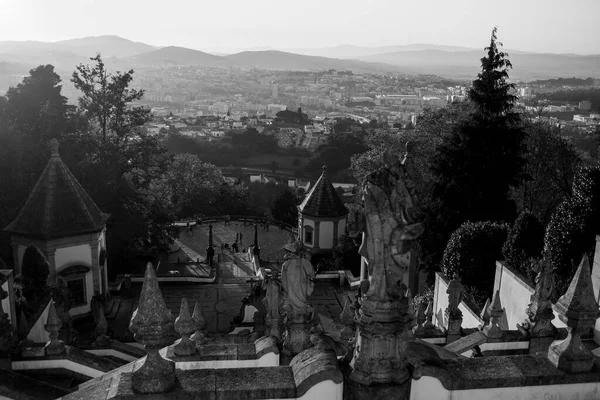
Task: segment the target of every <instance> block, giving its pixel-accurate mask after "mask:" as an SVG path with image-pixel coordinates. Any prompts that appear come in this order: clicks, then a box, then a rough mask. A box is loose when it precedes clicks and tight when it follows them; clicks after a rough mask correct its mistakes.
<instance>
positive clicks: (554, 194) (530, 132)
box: [511, 119, 581, 224]
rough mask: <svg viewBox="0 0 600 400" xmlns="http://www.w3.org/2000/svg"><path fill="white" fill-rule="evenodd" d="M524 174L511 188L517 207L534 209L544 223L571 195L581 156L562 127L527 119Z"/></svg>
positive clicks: (533, 211)
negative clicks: (563, 134) (519, 181)
mask: <svg viewBox="0 0 600 400" xmlns="http://www.w3.org/2000/svg"><path fill="white" fill-rule="evenodd" d="M524 129H525V132H526V133H527V136H526V139H525V146H526V147H527V153H526V154H525V159H526V163H525V174H526V176H527V179H523V180H522V181H521V183H520V185H519V186H518V187H513V188H512V190H511V198H512V199H513V200H514V201H515V203H516V205H517V209H518V210H519V211H523V210H525V209H527V210H529V211H531V212H532V213H533V214H534V215H535V216H536V217H537V218H539V219H540V221H542V222H543V223H546V224H547V223H548V222H549V220H550V217H551V215H552V212H553V211H554V210H555V209H556V207H557V206H558V204H559V203H560V202H561V201H562V200H563V199H565V198H569V197H571V186H572V184H573V178H574V176H575V171H576V170H577V168H578V167H579V166H580V165H581V158H580V157H579V155H578V153H577V150H576V149H575V147H574V146H573V145H572V144H571V142H569V141H567V140H565V139H564V138H563V137H561V133H562V132H561V130H560V129H559V128H555V127H553V126H551V125H550V124H546V123H543V122H541V121H534V120H532V119H526V120H525V121H524Z"/></svg>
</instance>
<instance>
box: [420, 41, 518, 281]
mask: <svg viewBox="0 0 600 400" xmlns="http://www.w3.org/2000/svg"><path fill="white" fill-rule="evenodd" d="M499 44H500V43H497V42H496V29H494V30H493V31H492V38H491V43H490V46H489V47H487V48H486V50H487V57H484V58H482V59H481V63H482V72H481V73H480V74H479V75H478V77H477V79H476V80H475V81H473V86H472V88H471V89H470V91H469V98H470V100H471V102H472V103H473V106H474V110H473V112H472V113H471V117H470V118H469V119H464V120H462V121H460V122H459V123H458V124H455V125H454V126H453V127H452V131H451V133H450V134H449V135H447V136H444V137H443V138H442V142H441V144H440V145H438V146H437V148H436V149H435V152H434V156H433V157H432V168H431V171H432V173H433V184H432V186H433V187H432V191H431V196H432V197H431V199H432V200H431V201H430V202H429V204H427V207H426V209H425V210H424V214H425V232H426V233H425V234H424V235H422V237H421V238H420V240H419V244H420V246H421V249H422V252H423V257H422V261H423V262H424V264H425V267H426V269H427V270H428V271H429V272H430V277H431V276H432V274H431V272H432V271H435V270H436V269H437V265H438V263H439V261H440V259H441V257H442V251H441V249H443V248H444V247H446V241H447V240H448V239H449V238H450V235H452V232H453V231H455V230H456V229H457V228H458V227H460V226H461V224H463V223H464V222H466V221H473V222H476V221H491V222H511V221H513V220H514V218H515V217H516V206H515V203H514V201H512V200H511V199H510V198H509V196H508V194H509V191H510V188H511V186H514V185H517V184H518V183H519V182H521V181H522V180H523V179H524V174H523V166H524V162H525V160H524V158H523V154H524V152H525V147H524V144H523V140H524V137H525V133H524V131H523V130H522V129H521V127H520V126H519V116H518V114H516V113H515V112H514V111H513V103H514V100H515V96H513V95H512V94H510V91H511V90H512V88H513V86H512V84H509V83H507V79H508V72H507V71H508V69H509V68H510V67H511V64H510V61H508V60H507V59H506V58H505V57H506V54H504V53H503V52H501V51H499V50H498V47H497V45H499ZM476 283H477V282H473V284H476ZM482 284H483V282H482Z"/></svg>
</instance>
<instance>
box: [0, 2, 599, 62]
mask: <svg viewBox="0 0 600 400" xmlns="http://www.w3.org/2000/svg"><path fill="white" fill-rule="evenodd" d="M599 14H600V2H598V1H596V0H576V1H572V2H565V1H558V0H550V1H545V2H543V3H542V2H539V1H531V0H527V1H520V0H507V1H503V2H501V3H496V2H480V1H476V0H457V1H452V2H448V1H440V0H435V1H429V2H399V1H387V0H374V1H370V2H359V1H355V0H352V1H347V0H346V1H344V0H329V1H318V0H306V1H302V2H293V3H283V2H279V1H275V0H265V1H260V2H249V1H245V0H241V1H240V0H234V1H228V2H196V1H185V0H174V1H170V2H168V3H159V4H156V3H152V2H147V1H139V0H134V1H126V2H124V1H116V0H106V1H102V2H97V1H93V0H83V1H82V0H78V1H75V0H64V1H60V2H48V1H44V0H30V1H16V0H4V1H3V2H2V13H0V40H4V41H6V40H19V41H22V40H34V41H58V40H66V39H73V38H78V37H85V36H100V35H119V36H122V37H125V38H128V39H130V40H134V41H141V42H145V43H148V44H151V45H155V46H169V45H175V46H183V47H188V48H193V49H199V50H205V51H212V52H223V53H227V52H236V51H242V50H256V49H265V48H275V49H281V50H294V49H301V48H319V47H330V46H338V45H345V44H350V45H356V46H390V45H406V44H411V43H432V44H438V45H449V46H464V47H468V48H477V49H481V48H483V47H484V46H485V45H486V44H487V43H488V37H489V30H490V26H494V25H497V26H498V27H499V29H500V32H501V39H502V41H503V42H504V43H505V44H506V46H507V48H508V49H513V50H520V51H528V52H548V53H575V54H597V53H600V41H598V40H597V37H598V33H600V28H599V27H598V24H597V21H596V19H597V16H598V15H599Z"/></svg>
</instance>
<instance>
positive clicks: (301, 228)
mask: <svg viewBox="0 0 600 400" xmlns="http://www.w3.org/2000/svg"><path fill="white" fill-rule="evenodd" d="M298 211H299V213H298V214H299V215H298V239H299V240H301V241H302V243H304V245H305V246H306V247H308V248H310V249H311V253H312V254H324V253H328V252H331V251H332V249H333V248H334V247H335V246H336V245H337V243H338V239H339V238H340V237H341V236H342V235H343V234H344V229H345V228H346V223H347V216H348V209H347V208H346V206H345V205H344V202H343V201H342V199H340V197H339V195H338V194H337V192H336V191H335V189H334V187H333V185H332V184H331V181H330V180H329V177H328V176H327V166H325V165H324V166H323V173H322V174H321V177H320V178H319V180H318V181H317V183H315V185H314V186H313V188H312V189H311V190H310V192H309V193H308V195H307V196H306V198H305V199H304V201H303V202H302V204H300V205H299V206H298Z"/></svg>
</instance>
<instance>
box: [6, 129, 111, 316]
mask: <svg viewBox="0 0 600 400" xmlns="http://www.w3.org/2000/svg"><path fill="white" fill-rule="evenodd" d="M50 150H51V154H50V160H49V161H48V164H46V168H45V169H44V171H43V172H42V175H41V176H40V178H39V180H38V181H37V183H36V184H35V186H34V188H33V190H32V192H31V194H30V195H29V198H28V199H27V202H26V203H25V205H24V206H23V208H22V209H21V211H20V212H19V215H18V216H17V217H16V218H15V220H14V221H12V222H11V223H10V224H9V225H8V226H7V227H6V228H5V230H6V231H7V232H9V233H10V234H11V246H12V248H13V258H14V262H15V272H16V273H17V274H18V273H20V272H21V263H22V261H23V254H24V253H25V249H26V248H27V246H29V245H35V246H36V247H38V248H39V249H40V250H41V251H42V253H44V255H45V256H46V259H47V260H48V262H49V263H50V274H49V277H48V284H49V285H55V284H56V281H57V277H59V276H62V277H63V278H64V279H65V281H66V282H67V286H68V287H69V289H70V290H71V293H72V295H73V297H74V298H75V300H74V303H73V307H72V309H71V310H70V314H71V315H72V316H76V315H81V314H85V313H88V312H90V302H91V299H92V296H93V295H94V292H99V293H100V294H104V293H106V292H107V290H108V275H107V271H106V221H107V219H108V217H109V215H108V214H104V213H103V212H102V211H100V209H99V208H98V206H97V205H96V204H95V203H94V201H93V200H92V198H91V197H90V196H89V195H88V194H87V192H86V191H85V190H84V189H83V187H82V186H81V184H80V183H79V182H78V181H77V179H76V178H75V176H73V174H72V173H71V171H70V170H69V169H68V168H67V166H66V165H65V164H64V163H63V161H62V160H61V158H60V155H59V153H58V141H57V140H56V139H52V140H51V141H50Z"/></svg>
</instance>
